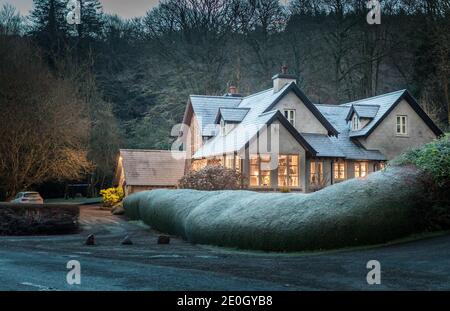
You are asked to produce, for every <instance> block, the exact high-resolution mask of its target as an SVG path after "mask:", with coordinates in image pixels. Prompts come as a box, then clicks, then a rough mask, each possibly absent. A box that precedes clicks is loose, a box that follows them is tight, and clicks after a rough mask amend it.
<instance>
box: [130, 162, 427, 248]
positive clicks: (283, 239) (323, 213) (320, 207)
mask: <svg viewBox="0 0 450 311" xmlns="http://www.w3.org/2000/svg"><path fill="white" fill-rule="evenodd" d="M423 187H424V183H423V181H422V178H421V172H420V171H419V170H417V169H415V168H414V167H402V168H398V167H390V168H388V169H386V170H383V171H381V172H377V173H373V174H371V175H370V176H369V177H368V178H367V179H365V180H349V181H346V182H343V183H340V184H337V185H333V186H330V187H327V188H325V189H323V190H321V191H318V192H315V193H312V194H298V193H290V194H283V193H257V192H250V191H216V192H203V191H195V190H154V191H147V192H142V193H137V194H133V195H131V196H129V197H128V198H126V199H125V201H124V207H125V213H126V215H128V216H129V217H130V218H133V219H142V220H143V221H144V222H145V223H147V224H148V225H150V226H151V227H153V228H154V229H157V230H159V231H162V232H165V233H169V234H174V235H178V236H182V237H183V238H185V239H186V240H188V241H190V242H192V243H200V244H213V245H218V246H228V247H238V248H243V249H256V250H266V251H302V250H315V249H333V248H341V247H347V246H356V245H367V244H377V243H384V242H387V241H390V240H393V239H398V238H402V237H405V236H408V235H411V234H413V233H417V232H421V231H422V230H423V226H422V223H421V219H420V216H419V215H418V213H417V211H418V210H419V207H420V206H422V205H423V204H424V196H423V192H424V189H423Z"/></svg>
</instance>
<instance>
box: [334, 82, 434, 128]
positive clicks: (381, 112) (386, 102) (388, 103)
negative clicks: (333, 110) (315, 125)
mask: <svg viewBox="0 0 450 311" xmlns="http://www.w3.org/2000/svg"><path fill="white" fill-rule="evenodd" d="M401 99H405V100H407V102H408V103H409V105H410V106H411V108H412V109H413V110H414V111H415V112H416V113H417V114H418V115H419V117H421V118H422V120H423V121H424V122H425V123H426V124H427V125H428V126H429V127H430V129H431V130H432V131H433V133H434V134H436V135H437V136H440V135H442V134H443V132H442V131H441V130H440V129H439V128H438V127H437V126H436V124H434V122H433V121H432V120H431V119H430V117H429V116H428V115H427V114H426V113H425V112H424V111H423V110H422V108H420V106H419V104H418V103H417V101H416V100H415V99H414V97H412V96H411V94H410V93H409V92H408V91H407V90H400V91H396V92H392V93H388V94H384V95H379V96H375V97H370V98H366V99H361V100H358V101H355V102H351V103H347V104H343V105H342V106H345V107H352V106H353V107H356V106H379V107H380V108H379V109H378V111H377V112H376V114H375V116H374V117H373V119H372V121H370V122H369V124H367V125H366V126H365V127H364V128H362V129H360V130H358V131H352V132H350V134H349V136H350V137H362V136H367V135H369V134H370V133H371V132H372V131H373V130H374V129H375V128H376V127H377V126H378V125H379V124H380V123H381V122H382V121H383V119H384V118H385V117H386V116H387V115H388V114H389V113H390V112H391V111H392V110H393V109H394V108H395V107H396V105H397V104H398V103H399V102H400V101H401Z"/></svg>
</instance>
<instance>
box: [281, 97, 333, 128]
mask: <svg viewBox="0 0 450 311" xmlns="http://www.w3.org/2000/svg"><path fill="white" fill-rule="evenodd" d="M273 109H276V110H280V111H281V112H282V113H283V111H284V110H286V109H289V110H295V119H296V122H295V126H294V127H295V129H296V130H297V131H299V132H300V133H314V134H323V135H327V134H328V130H327V129H326V128H325V126H324V125H323V124H322V123H321V122H320V121H319V120H318V119H317V117H316V116H315V115H314V114H313V113H312V112H311V111H310V110H309V109H308V108H307V107H306V106H305V104H304V102H303V101H302V100H301V99H300V98H298V96H297V95H296V94H295V93H294V92H292V91H291V92H289V93H288V94H286V95H285V96H284V97H283V98H282V99H281V100H280V101H279V102H278V103H277V104H276V105H275V106H274V107H273Z"/></svg>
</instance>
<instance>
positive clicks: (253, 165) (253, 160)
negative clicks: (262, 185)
mask: <svg viewBox="0 0 450 311" xmlns="http://www.w3.org/2000/svg"><path fill="white" fill-rule="evenodd" d="M250 186H253V187H257V186H259V157H258V156H257V155H252V156H250Z"/></svg>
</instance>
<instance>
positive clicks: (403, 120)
mask: <svg viewBox="0 0 450 311" xmlns="http://www.w3.org/2000/svg"><path fill="white" fill-rule="evenodd" d="M407 134H408V118H407V116H397V135H407Z"/></svg>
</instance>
